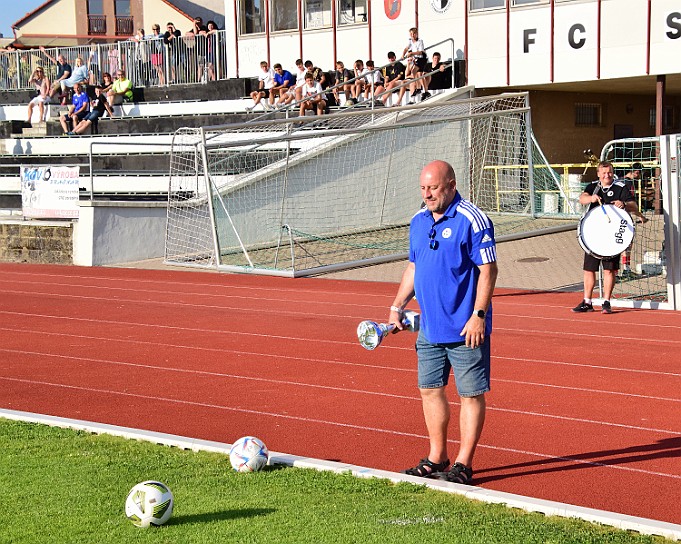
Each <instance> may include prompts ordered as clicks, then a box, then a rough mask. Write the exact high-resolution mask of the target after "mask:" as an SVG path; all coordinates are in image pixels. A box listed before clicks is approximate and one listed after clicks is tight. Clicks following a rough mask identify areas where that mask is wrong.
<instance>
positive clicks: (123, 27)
mask: <svg viewBox="0 0 681 544" xmlns="http://www.w3.org/2000/svg"><path fill="white" fill-rule="evenodd" d="M114 8H115V9H116V36H132V35H133V34H134V31H133V21H132V17H131V16H130V0H116V2H115V4H114Z"/></svg>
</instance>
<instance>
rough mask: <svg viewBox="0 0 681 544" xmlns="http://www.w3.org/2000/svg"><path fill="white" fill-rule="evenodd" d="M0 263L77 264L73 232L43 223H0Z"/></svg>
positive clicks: (59, 226)
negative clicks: (74, 257)
mask: <svg viewBox="0 0 681 544" xmlns="http://www.w3.org/2000/svg"><path fill="white" fill-rule="evenodd" d="M0 262H5V263H41V264H72V263H73V228H72V225H71V222H65V223H64V224H63V225H55V224H52V223H51V224H49V225H44V224H40V223H39V222H25V223H23V222H22V223H18V222H17V223H0Z"/></svg>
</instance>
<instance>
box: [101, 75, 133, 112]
mask: <svg viewBox="0 0 681 544" xmlns="http://www.w3.org/2000/svg"><path fill="white" fill-rule="evenodd" d="M106 97H107V100H108V102H109V104H112V105H114V106H119V105H121V104H122V103H123V101H124V100H125V101H126V102H130V101H131V100H132V81H130V80H129V79H128V78H126V77H125V70H118V72H117V73H116V80H115V81H114V82H113V85H111V90H110V91H109V92H108V93H106Z"/></svg>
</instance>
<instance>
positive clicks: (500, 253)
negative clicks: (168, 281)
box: [119, 230, 584, 292]
mask: <svg viewBox="0 0 681 544" xmlns="http://www.w3.org/2000/svg"><path fill="white" fill-rule="evenodd" d="M497 258H498V262H499V278H498V280H497V286H498V287H505V288H510V289H535V290H553V291H556V290H557V291H577V292H579V291H581V289H582V261H583V258H584V252H583V251H582V249H581V247H580V246H579V244H578V243H577V231H576V230H572V231H567V232H561V233H558V234H551V235H546V236H535V237H533V238H525V239H522V240H516V241H513V242H503V243H500V244H498V245H497ZM119 266H120V267H123V268H147V269H166V270H199V271H202V270H203V269H197V268H184V267H179V266H168V265H165V264H163V259H150V260H146V261H139V262H134V263H125V264H121V265H119ZM405 266H406V261H397V262H393V263H387V264H381V265H374V266H366V267H362V268H355V269H352V270H345V271H342V272H335V273H332V274H324V275H323V276H319V277H320V278H328V279H343V280H363V281H385V282H392V283H399V281H400V279H401V278H402V272H403V271H404V267H405ZM206 271H210V272H215V270H214V269H212V270H206Z"/></svg>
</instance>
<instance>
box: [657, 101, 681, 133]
mask: <svg viewBox="0 0 681 544" xmlns="http://www.w3.org/2000/svg"><path fill="white" fill-rule="evenodd" d="M656 119H657V112H656V110H655V106H652V107H651V108H650V128H655V121H656ZM678 121H679V120H678V110H677V109H676V108H675V107H674V106H665V107H664V115H663V119H662V130H663V131H668V130H675V129H676V128H677V127H678Z"/></svg>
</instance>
